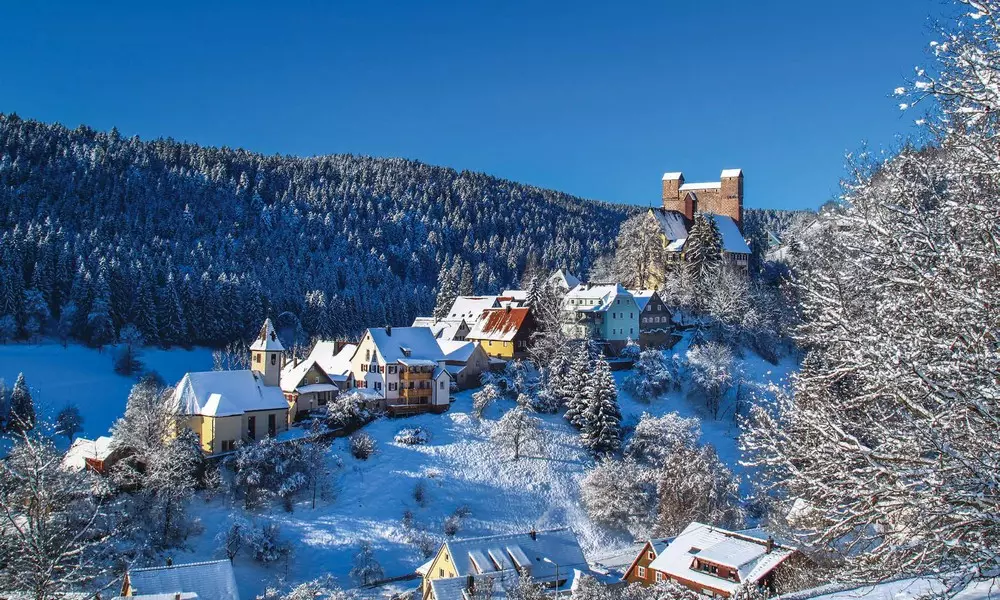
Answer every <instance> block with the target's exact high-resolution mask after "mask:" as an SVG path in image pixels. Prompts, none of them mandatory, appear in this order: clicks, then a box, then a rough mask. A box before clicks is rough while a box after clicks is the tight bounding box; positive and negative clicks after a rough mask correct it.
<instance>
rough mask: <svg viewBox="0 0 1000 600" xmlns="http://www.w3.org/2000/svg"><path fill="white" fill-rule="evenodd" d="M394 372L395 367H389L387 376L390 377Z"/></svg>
mask: <svg viewBox="0 0 1000 600" xmlns="http://www.w3.org/2000/svg"><path fill="white" fill-rule="evenodd" d="M395 372H396V365H389V374H390V375H392V374H393V373H395Z"/></svg>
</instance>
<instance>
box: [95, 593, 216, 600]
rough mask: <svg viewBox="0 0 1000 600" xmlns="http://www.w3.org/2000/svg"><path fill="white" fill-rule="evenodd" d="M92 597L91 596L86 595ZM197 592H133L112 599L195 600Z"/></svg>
mask: <svg viewBox="0 0 1000 600" xmlns="http://www.w3.org/2000/svg"><path fill="white" fill-rule="evenodd" d="M87 597H88V598H92V596H87ZM197 597H198V594H196V593H194V592H180V593H179V594H178V593H177V592H172V593H168V594H133V595H131V596H115V598H114V600H125V599H126V598H128V599H129V600H195V598H197Z"/></svg>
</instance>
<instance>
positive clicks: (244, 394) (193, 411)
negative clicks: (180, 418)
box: [174, 370, 288, 417]
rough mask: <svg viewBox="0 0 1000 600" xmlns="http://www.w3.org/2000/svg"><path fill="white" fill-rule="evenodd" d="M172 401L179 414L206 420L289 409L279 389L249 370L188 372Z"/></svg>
mask: <svg viewBox="0 0 1000 600" xmlns="http://www.w3.org/2000/svg"><path fill="white" fill-rule="evenodd" d="M174 402H175V403H176V406H177V410H178V412H179V414H182V415H203V416H208V417H228V416H232V415H241V414H243V413H246V412H251V411H255V410H280V409H287V408H288V402H287V401H286V400H285V396H284V395H282V393H281V388H279V387H276V386H275V387H272V386H266V385H264V382H263V381H261V380H260V379H259V378H258V377H257V375H256V374H255V373H254V372H253V371H249V370H242V371H199V372H196V373H187V374H185V375H184V378H183V379H181V381H180V383H178V384H177V387H176V388H174Z"/></svg>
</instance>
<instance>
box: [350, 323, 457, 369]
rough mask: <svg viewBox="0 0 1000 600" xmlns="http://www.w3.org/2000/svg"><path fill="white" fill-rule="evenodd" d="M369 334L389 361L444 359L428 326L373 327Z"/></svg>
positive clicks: (386, 360) (376, 347)
mask: <svg viewBox="0 0 1000 600" xmlns="http://www.w3.org/2000/svg"><path fill="white" fill-rule="evenodd" d="M368 334H369V335H371V336H372V341H374V342H375V349H376V350H377V351H378V353H379V354H380V355H381V356H382V360H383V361H385V362H387V363H394V362H399V361H400V360H402V359H407V358H409V359H426V360H432V361H439V360H444V354H443V353H442V352H441V347H440V346H438V343H437V339H436V338H435V337H434V334H432V333H431V330H430V329H428V328H427V327H378V328H375V327H372V328H369V329H368Z"/></svg>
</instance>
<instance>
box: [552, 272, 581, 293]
mask: <svg viewBox="0 0 1000 600" xmlns="http://www.w3.org/2000/svg"><path fill="white" fill-rule="evenodd" d="M548 284H549V285H557V286H559V287H561V288H564V289H567V290H571V289H573V288H575V287H576V286H578V285H580V279H579V278H578V277H577V276H576V275H573V274H572V273H570V272H569V271H564V270H562V269H559V270H557V271H556V272H555V273H553V274H552V275H551V276H550V277H549V280H548Z"/></svg>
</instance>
